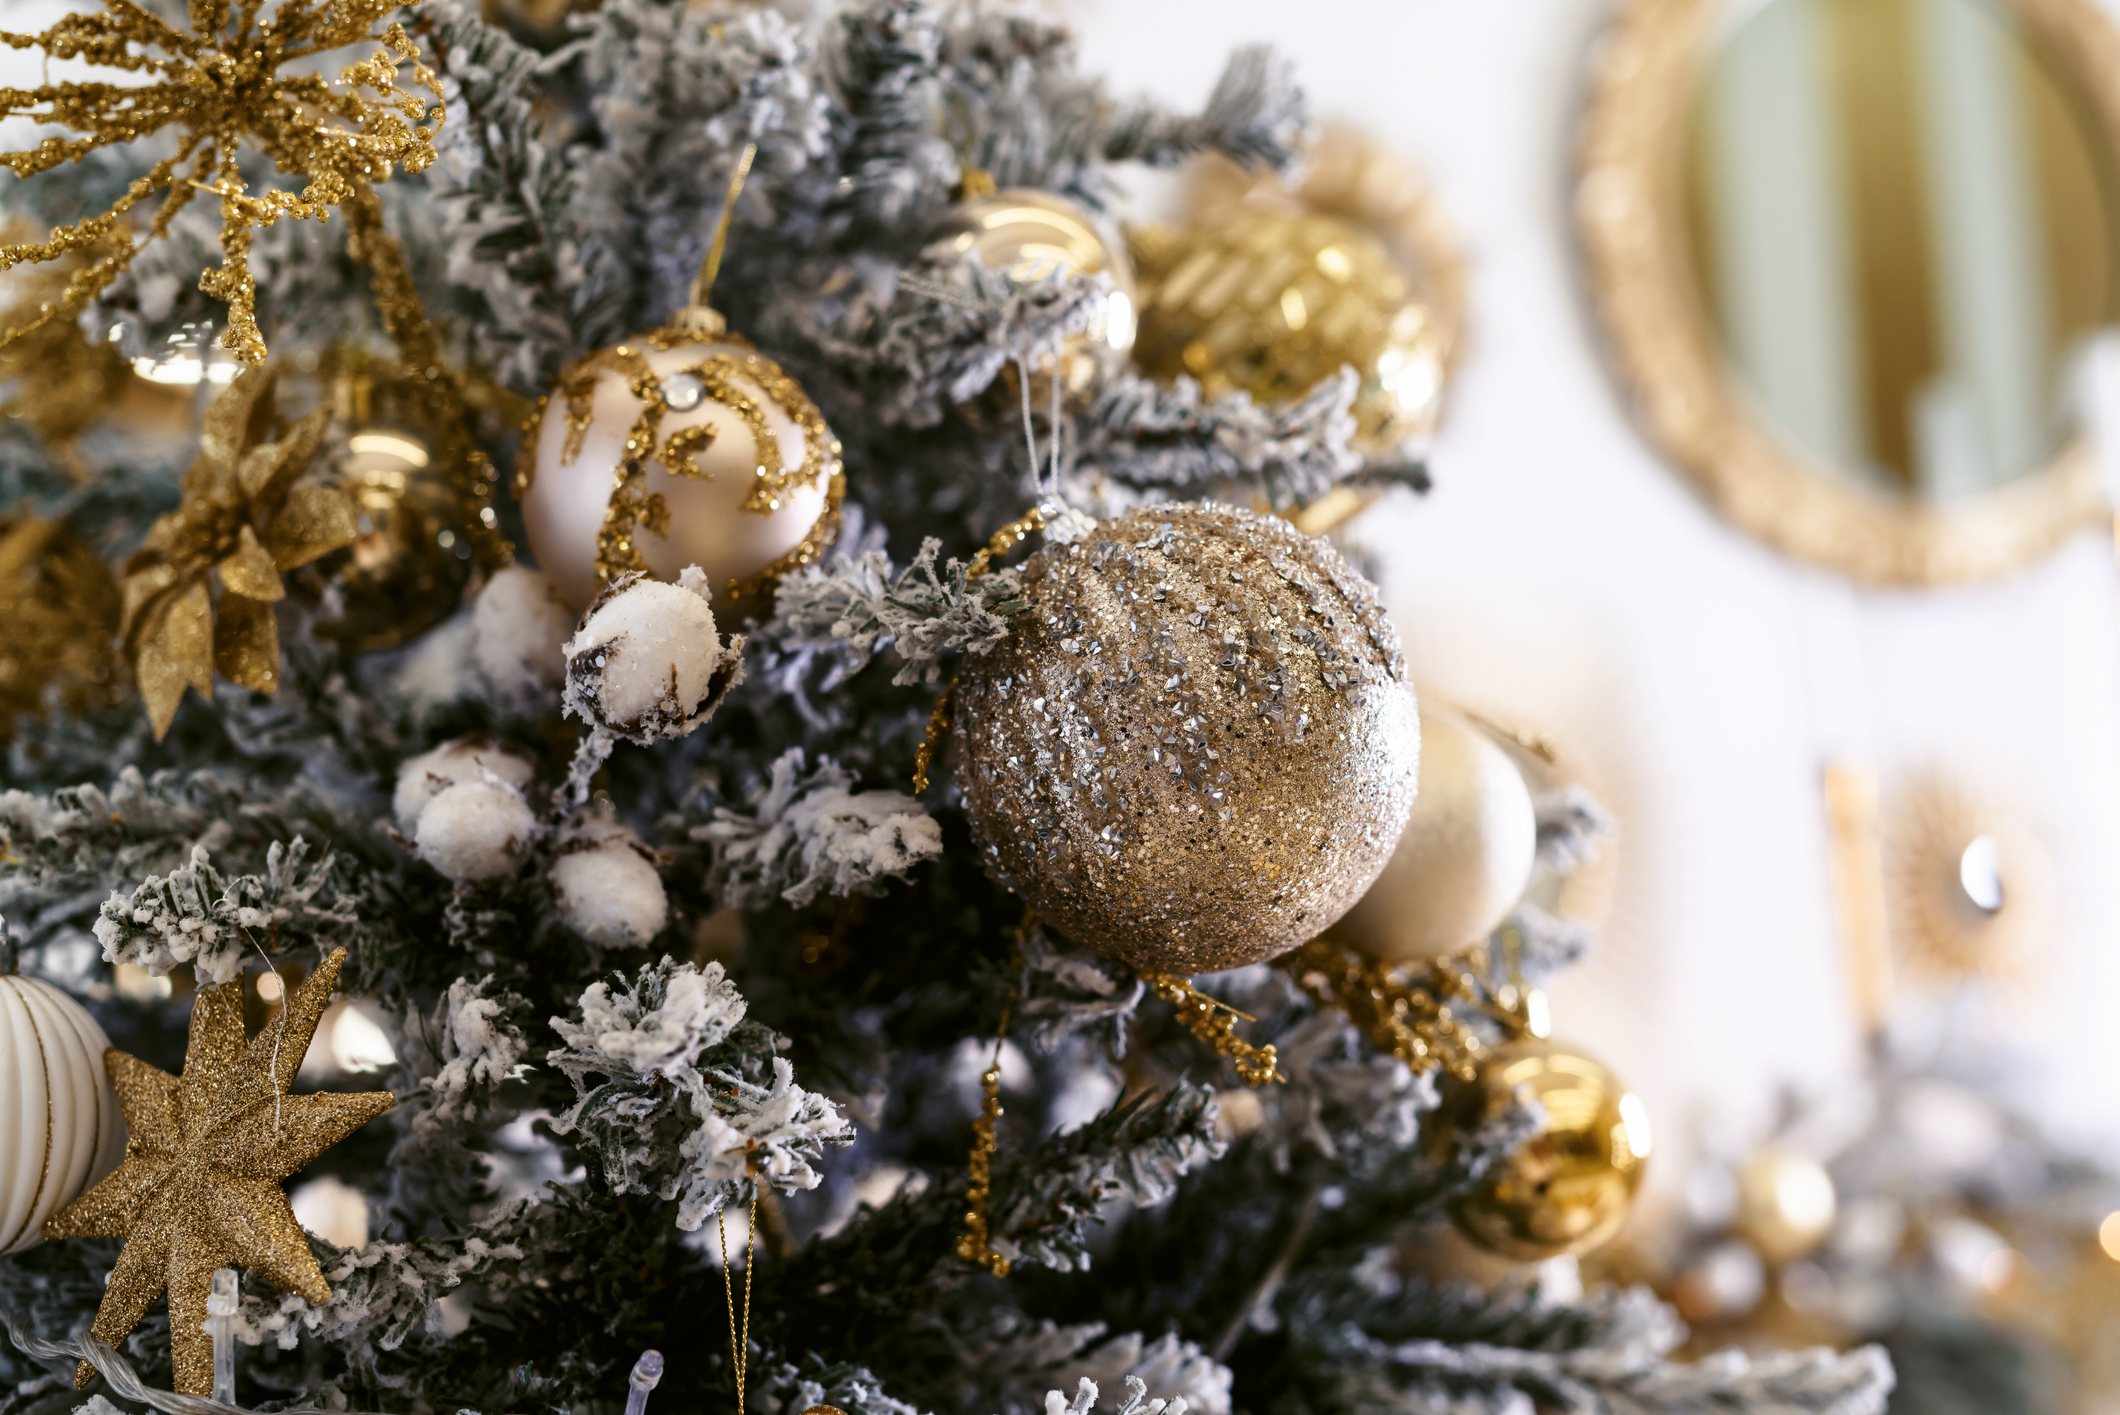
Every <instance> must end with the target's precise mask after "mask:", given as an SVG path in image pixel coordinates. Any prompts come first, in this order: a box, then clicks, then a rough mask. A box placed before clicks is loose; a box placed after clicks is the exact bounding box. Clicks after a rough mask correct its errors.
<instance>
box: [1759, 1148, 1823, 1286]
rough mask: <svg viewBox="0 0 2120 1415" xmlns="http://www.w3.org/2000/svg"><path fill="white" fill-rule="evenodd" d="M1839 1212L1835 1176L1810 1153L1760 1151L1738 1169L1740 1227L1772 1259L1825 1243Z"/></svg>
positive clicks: (1784, 1259)
mask: <svg viewBox="0 0 2120 1415" xmlns="http://www.w3.org/2000/svg"><path fill="white" fill-rule="evenodd" d="M1838 1211H1839V1201H1838V1198H1837V1196H1836V1195H1835V1193H1834V1190H1833V1176H1832V1175H1830V1174H1828V1173H1826V1167H1825V1166H1824V1165H1822V1164H1820V1163H1819V1162H1818V1161H1817V1160H1815V1159H1812V1158H1811V1157H1810V1156H1809V1155H1801V1154H1796V1153H1794V1152H1793V1151H1790V1150H1783V1149H1767V1150H1762V1151H1760V1152H1759V1153H1758V1154H1756V1155H1754V1156H1753V1157H1752V1158H1751V1159H1749V1160H1747V1161H1745V1165H1744V1168H1742V1169H1740V1170H1739V1171H1738V1172H1737V1231H1738V1232H1739V1233H1740V1234H1742V1235H1743V1236H1744V1238H1745V1241H1746V1242H1748V1243H1750V1244H1751V1245H1752V1246H1753V1247H1754V1248H1756V1249H1758V1250H1759V1255H1760V1256H1761V1257H1762V1258H1765V1259H1766V1260H1767V1261H1768V1262H1770V1263H1788V1262H1794V1261H1795V1260H1796V1259H1798V1258H1801V1257H1802V1256H1804V1254H1806V1253H1808V1252H1810V1251H1811V1250H1812V1249H1814V1248H1816V1247H1817V1246H1818V1245H1819V1244H1821V1243H1823V1242H1825V1241H1826V1236H1827V1235H1828V1234H1830V1233H1831V1232H1832V1231H1833V1220H1834V1218H1835V1216H1836V1215H1837V1213H1838Z"/></svg>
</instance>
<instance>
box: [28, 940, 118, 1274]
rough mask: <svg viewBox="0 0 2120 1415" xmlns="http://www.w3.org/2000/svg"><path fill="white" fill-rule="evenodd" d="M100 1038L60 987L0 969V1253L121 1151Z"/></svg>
mask: <svg viewBox="0 0 2120 1415" xmlns="http://www.w3.org/2000/svg"><path fill="white" fill-rule="evenodd" d="M6 949H7V944H6V943H5V941H4V940H0V954H4V953H5V952H6ZM4 961H5V960H4V959H0V963H4ZM109 1046H110V1039H109V1038H108V1037H106V1036H104V1035H103V1029H102V1028H101V1027H98V1026H97V1025H96V1023H95V1019H93V1018H92V1017H90V1016H89V1015H88V1014H87V1013H86V1012H84V1011H82V1009H81V1005H80V1004H79V1003H77V1002H75V1001H74V1000H73V999H72V998H70V997H68V996H67V995H66V994H65V993H63V992H60V991H59V990H58V989H57V988H55V987H53V986H52V985H51V984H49V983H46V982H42V981H40V980H38V979H36V978H25V977H22V976H20V975H19V974H15V973H4V974H0V1137H4V1139H0V1253H17V1252H20V1251H21V1250H22V1249H24V1248H28V1247H31V1246H33V1245H34V1244H36V1243H37V1241H38V1240H39V1239H41V1238H43V1237H44V1221H45V1220H46V1219H48V1218H50V1217H51V1216H52V1215H53V1214H56V1213H57V1212H59V1210H60V1209H61V1208H63V1207H65V1206H66V1205H68V1204H70V1203H72V1202H73V1201H74V1199H75V1198H76V1197H77V1196H79V1195H80V1193H81V1192H82V1191H83V1190H85V1189H87V1188H88V1186H89V1185H91V1184H94V1183H96V1182H97V1181H99V1180H100V1179H102V1178H103V1176H105V1175H106V1174H109V1173H110V1172H111V1171H112V1170H113V1169H116V1168H117V1167H118V1161H119V1160H121V1159H123V1158H124V1157H125V1120H124V1118H123V1117H122V1116H121V1115H120V1114H119V1111H118V1096H117V1092H115V1091H114V1090H112V1089H111V1084H110V1073H109V1072H108V1071H107V1070H106V1069H105V1067H104V1064H103V1053H104V1051H105V1050H106V1049H108V1048H109Z"/></svg>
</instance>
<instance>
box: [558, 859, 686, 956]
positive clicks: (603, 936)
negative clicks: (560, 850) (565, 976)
mask: <svg viewBox="0 0 2120 1415" xmlns="http://www.w3.org/2000/svg"><path fill="white" fill-rule="evenodd" d="M551 880H552V897H553V899H554V900H555V901H557V902H558V904H559V916H560V917H561V918H562V919H565V920H566V921H567V926H568V927H569V928H571V929H573V930H574V931H575V932H577V933H579V934H580V935H581V936H582V937H584V938H586V939H588V940H589V941H590V942H591V943H599V944H602V945H604V946H605V947H608V948H637V947H639V946H640V945H641V944H644V943H646V942H647V941H648V940H649V939H651V938H653V937H655V935H657V934H658V933H661V932H662V926H663V924H664V923H666V922H667V921H668V920H669V917H670V900H669V897H668V896H667V895H666V894H664V893H663V882H662V876H661V875H659V874H657V873H656V871H655V866H654V865H653V864H651V863H650V862H649V861H648V860H647V859H646V858H644V857H643V856H642V855H641V854H640V852H639V851H638V850H635V849H632V848H629V847H628V846H626V845H622V844H612V845H605V846H601V847H598V848H593V849H588V850H577V851H575V852H574V853H573V854H566V855H561V856H560V857H559V859H558V860H557V861H555V862H554V863H553V866H552V875H551Z"/></svg>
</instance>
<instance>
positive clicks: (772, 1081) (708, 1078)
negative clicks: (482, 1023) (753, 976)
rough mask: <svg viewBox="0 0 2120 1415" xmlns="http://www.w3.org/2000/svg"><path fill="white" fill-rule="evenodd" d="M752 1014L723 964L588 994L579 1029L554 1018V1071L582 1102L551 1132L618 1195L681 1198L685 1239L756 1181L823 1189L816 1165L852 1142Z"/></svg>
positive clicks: (667, 971) (668, 965)
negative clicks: (567, 1140)
mask: <svg viewBox="0 0 2120 1415" xmlns="http://www.w3.org/2000/svg"><path fill="white" fill-rule="evenodd" d="M747 1010H748V1004H746V1003H745V1001H744V999H743V996H742V994H740V993H739V992H737V990H736V985H735V984H734V983H731V982H730V981H729V980H728V978H727V977H726V976H725V975H724V974H723V971H722V967H721V965H720V964H719V963H709V964H707V966H706V967H705V968H704V969H700V968H697V967H694V966H693V965H692V964H690V963H676V962H674V961H672V960H671V959H669V958H667V957H666V958H664V959H663V960H662V961H661V962H659V963H652V964H649V965H647V966H645V967H643V968H642V969H641V970H640V974H639V976H638V977H637V978H635V979H634V980H633V981H632V982H631V983H628V982H626V981H625V979H624V978H623V977H616V978H614V979H613V980H612V981H611V982H599V983H592V984H590V986H589V988H588V989H587V991H585V992H583V993H582V995H581V1001H580V1002H579V1004H577V1007H576V1016H575V1017H574V1018H567V1017H555V1018H553V1019H552V1027H553V1030H555V1031H556V1032H558V1033H559V1036H560V1040H561V1041H563V1042H565V1043H566V1045H565V1046H564V1047H561V1048H559V1049H557V1050H554V1051H551V1052H549V1053H547V1054H546V1057H545V1059H546V1061H548V1062H549V1063H550V1064H551V1065H553V1066H555V1067H557V1068H558V1069H559V1070H560V1071H562V1072H563V1073H565V1075H566V1077H567V1079H568V1080H569V1081H570V1082H572V1083H573V1086H574V1089H575V1094H576V1101H575V1103H574V1104H573V1105H572V1106H571V1107H569V1108H568V1109H567V1110H566V1111H565V1112H563V1113H562V1114H560V1115H558V1116H556V1117H555V1118H554V1119H553V1120H552V1122H551V1126H552V1129H553V1131H554V1133H556V1134H559V1135H565V1136H577V1137H578V1139H577V1140H576V1143H577V1144H579V1145H580V1146H581V1148H582V1149H583V1150H584V1151H585V1152H586V1153H587V1154H588V1155H590V1156H591V1157H592V1158H593V1159H594V1160H595V1161H596V1163H597V1164H598V1166H599V1167H600V1168H601V1169H602V1171H603V1175H604V1180H605V1182H606V1183H608V1184H609V1185H610V1186H611V1187H612V1188H613V1189H614V1190H617V1191H619V1192H621V1193H642V1194H648V1193H652V1194H655V1195H657V1196H658V1197H660V1198H663V1199H676V1200H677V1201H678V1210H677V1226H678V1227H679V1228H682V1229H684V1230H686V1231H687V1232H690V1231H692V1230H694V1229H697V1228H698V1227H699V1226H700V1224H702V1223H704V1222H705V1221H706V1220H707V1219H708V1218H709V1217H711V1216H712V1215H713V1214H714V1212H715V1211H716V1210H717V1209H719V1208H720V1207H721V1206H722V1205H723V1204H726V1203H731V1202H735V1201H737V1200H738V1199H740V1197H741V1196H742V1195H743V1193H744V1192H745V1190H746V1188H747V1187H748V1184H749V1182H750V1181H751V1180H754V1179H755V1180H756V1181H758V1182H759V1183H763V1184H768V1185H770V1186H772V1187H773V1188H775V1189H777V1190H780V1191H781V1192H783V1193H788V1192H793V1191H795V1190H800V1189H814V1188H815V1187H816V1186H817V1183H818V1174H817V1171H816V1170H815V1169H814V1168H812V1167H811V1161H813V1160H815V1159H817V1158H819V1157H820V1156H821V1155H822V1154H823V1151H824V1147H825V1146H826V1145H841V1144H846V1143H847V1142H848V1141H850V1140H852V1139H853V1137H854V1131H853V1127H852V1126H851V1125H849V1124H848V1123H847V1122H846V1121H845V1120H844V1119H843V1118H842V1117H841V1116H840V1114H839V1111H838V1109H837V1108H836V1107H835V1106H834V1105H833V1104H832V1102H830V1101H828V1100H826V1099H824V1098H823V1097H822V1096H818V1095H815V1094H812V1093H811V1092H808V1091H805V1090H803V1089H802V1088H801V1087H800V1086H798V1085H796V1084H795V1080H794V1069H793V1068H792V1067H790V1066H789V1065H788V1063H787V1062H786V1061H784V1060H782V1059H781V1058H780V1057H779V1056H777V1055H776V1054H775V1053H776V1052H778V1051H779V1050H780V1049H781V1048H782V1047H783V1046H784V1045H785V1043H784V1042H783V1041H782V1039H781V1038H779V1037H777V1036H776V1035H774V1033H773V1032H771V1031H770V1030H768V1029H767V1028H765V1027H762V1026H760V1025H759V1024H757V1023H755V1022H747V1021H746V1020H745V1017H744V1014H745V1012H746V1011H747Z"/></svg>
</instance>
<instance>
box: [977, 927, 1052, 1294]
mask: <svg viewBox="0 0 2120 1415" xmlns="http://www.w3.org/2000/svg"><path fill="white" fill-rule="evenodd" d="M1037 927H1038V913H1037V911H1036V910H1035V909H1026V910H1024V911H1023V922H1022V923H1020V924H1018V925H1017V926H1016V942H1015V945H1014V946H1013V947H1012V948H1011V949H1010V950H1009V961H1008V976H1009V987H1008V994H1007V996H1005V997H1004V998H1002V1000H1001V1024H1000V1026H998V1027H996V1028H995V1029H994V1058H993V1060H992V1062H990V1063H989V1064H988V1066H987V1068H986V1072H985V1074H984V1075H982V1076H981V1077H980V1078H979V1089H980V1092H981V1099H980V1106H979V1118H978V1119H977V1120H975V1121H973V1122H972V1153H971V1158H970V1161H969V1162H968V1166H967V1167H968V1168H969V1170H970V1177H971V1184H970V1186H969V1187H968V1188H967V1189H966V1190H965V1194H964V1203H965V1210H964V1232H962V1233H960V1234H958V1235H957V1256H958V1257H960V1258H962V1259H963V1260H964V1261H965V1262H967V1263H976V1264H978V1265H979V1266H980V1267H983V1268H985V1269H986V1270H987V1271H988V1272H990V1273H992V1274H993V1275H994V1276H995V1277H1007V1276H1008V1270H1009V1266H1010V1264H1009V1260H1008V1259H1007V1258H1006V1257H1004V1256H1002V1255H1001V1254H1000V1253H998V1252H996V1251H995V1249H994V1244H993V1235H992V1233H991V1232H990V1231H989V1230H988V1228H987V1204H988V1202H989V1201H990V1200H991V1199H992V1198H993V1195H994V1151H995V1149H996V1148H997V1147H998V1145H999V1140H998V1138H997V1133H996V1132H997V1128H998V1126H999V1125H1000V1122H1001V1048H1002V1046H1003V1045H1004V1044H1005V1043H1006V1042H1007V1041H1008V1026H1009V1022H1010V1021H1011V1020H1012V1019H1013V1018H1014V1017H1015V1015H1016V993H1017V991H1018V990H1019V989H1020V988H1021V987H1022V986H1023V967H1024V953H1023V949H1024V945H1025V944H1026V943H1028V942H1029V941H1030V936H1031V930H1032V929H1035V928H1037Z"/></svg>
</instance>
